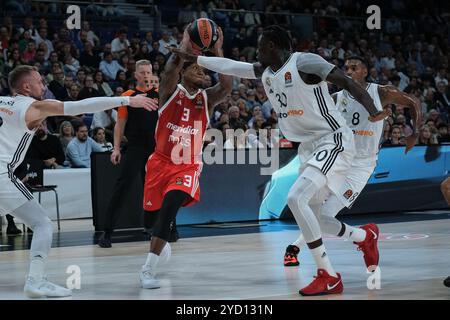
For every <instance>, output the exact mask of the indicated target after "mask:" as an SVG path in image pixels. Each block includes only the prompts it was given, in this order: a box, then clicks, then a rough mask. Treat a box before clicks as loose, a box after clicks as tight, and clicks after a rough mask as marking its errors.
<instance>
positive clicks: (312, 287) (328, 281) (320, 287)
mask: <svg viewBox="0 0 450 320" xmlns="http://www.w3.org/2000/svg"><path fill="white" fill-rule="evenodd" d="M343 291H344V285H343V284H342V279H341V275H340V274H339V273H338V274H337V277H332V276H330V275H329V274H328V272H326V271H325V270H324V269H319V270H317V276H315V277H314V280H313V281H312V282H311V283H310V284H309V285H308V286H306V287H305V288H303V289H301V290H300V291H299V293H300V294H301V295H302V296H321V295H326V294H338V293H342V292H343Z"/></svg>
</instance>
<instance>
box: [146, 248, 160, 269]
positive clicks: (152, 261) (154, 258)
mask: <svg viewBox="0 0 450 320" xmlns="http://www.w3.org/2000/svg"><path fill="white" fill-rule="evenodd" d="M158 261H159V256H158V255H157V254H154V253H153V252H149V253H148V255H147V261H145V265H144V267H145V268H150V269H152V270H155V269H156V265H157V264H158Z"/></svg>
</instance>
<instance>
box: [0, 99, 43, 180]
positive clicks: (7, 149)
mask: <svg viewBox="0 0 450 320" xmlns="http://www.w3.org/2000/svg"><path fill="white" fill-rule="evenodd" d="M34 101H35V99H33V98H30V97H25V96H21V95H18V96H15V97H0V174H5V173H7V172H10V173H13V172H14V170H15V169H16V168H17V167H18V166H19V165H20V164H21V163H22V161H23V159H24V157H25V154H26V152H27V150H28V147H29V145H30V143H31V140H32V138H33V135H34V130H28V128H27V125H26V123H25V113H26V111H27V110H28V107H29V106H30V105H31V104H32V103H33V102H34Z"/></svg>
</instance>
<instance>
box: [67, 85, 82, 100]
mask: <svg viewBox="0 0 450 320" xmlns="http://www.w3.org/2000/svg"><path fill="white" fill-rule="evenodd" d="M79 94H80V87H79V86H78V85H77V84H76V83H74V84H72V85H71V86H70V88H69V96H68V98H67V101H78V100H79V99H78V95H79Z"/></svg>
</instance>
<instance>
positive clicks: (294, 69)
mask: <svg viewBox="0 0 450 320" xmlns="http://www.w3.org/2000/svg"><path fill="white" fill-rule="evenodd" d="M314 56H315V55H314ZM311 57H312V56H311V54H308V53H301V52H295V53H293V54H292V55H291V56H290V57H289V59H288V60H287V61H286V62H285V64H284V65H283V67H281V68H280V69H279V70H278V71H277V72H273V71H272V70H271V68H270V67H268V68H266V70H265V71H264V73H263V75H262V82H263V85H264V89H265V91H266V94H267V96H268V98H269V100H270V102H271V104H272V107H273V108H274V110H275V111H276V113H277V114H278V124H279V127H280V130H281V132H282V133H283V135H284V136H285V137H286V138H287V139H288V140H291V141H296V142H309V141H314V140H317V139H320V138H321V137H323V136H326V135H328V134H330V133H333V132H335V131H337V130H339V129H341V128H342V127H346V126H347V125H346V123H345V119H344V118H343V117H342V115H341V114H340V112H339V111H338V109H337V107H336V105H335V103H334V101H333V98H332V97H331V96H330V94H329V92H328V85H327V83H326V81H321V82H319V83H318V84H314V85H308V84H306V83H305V82H304V81H303V80H302V78H301V77H300V74H299V71H298V70H299V65H301V63H302V59H303V60H304V61H305V63H307V60H308V59H310V58H311Z"/></svg>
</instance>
